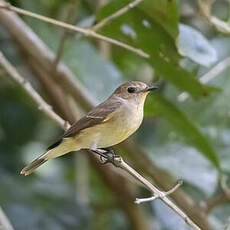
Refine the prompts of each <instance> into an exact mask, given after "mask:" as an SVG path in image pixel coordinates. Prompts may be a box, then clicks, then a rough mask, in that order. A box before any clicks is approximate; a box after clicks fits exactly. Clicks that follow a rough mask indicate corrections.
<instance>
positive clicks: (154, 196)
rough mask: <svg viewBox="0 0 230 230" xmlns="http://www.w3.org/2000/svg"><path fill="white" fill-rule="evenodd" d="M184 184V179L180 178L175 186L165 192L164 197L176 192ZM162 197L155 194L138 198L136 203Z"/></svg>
mask: <svg viewBox="0 0 230 230" xmlns="http://www.w3.org/2000/svg"><path fill="white" fill-rule="evenodd" d="M182 184H183V181H182V180H179V181H178V182H177V183H176V185H175V186H173V187H172V188H171V189H170V190H169V191H167V192H163V197H164V196H168V195H170V194H171V193H173V192H175V191H176V190H177V189H178V188H179V187H180V186H181V185H182ZM160 198H162V197H160V196H159V195H153V196H151V197H148V198H136V200H135V203H136V204H141V203H144V202H149V201H153V200H156V199H160Z"/></svg>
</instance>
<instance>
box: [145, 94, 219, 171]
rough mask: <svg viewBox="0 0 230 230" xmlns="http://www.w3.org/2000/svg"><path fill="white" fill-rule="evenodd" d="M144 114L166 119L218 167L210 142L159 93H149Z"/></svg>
mask: <svg viewBox="0 0 230 230" xmlns="http://www.w3.org/2000/svg"><path fill="white" fill-rule="evenodd" d="M145 115H146V116H159V117H162V118H164V119H166V120H168V121H169V122H170V124H172V125H173V127H174V128H175V129H176V130H177V131H178V132H179V133H181V134H182V135H183V137H184V138H185V140H186V142H187V143H188V144H190V145H192V146H194V147H196V148H197V149H198V150H199V151H200V152H201V153H202V154H203V155H204V156H205V157H206V158H207V159H208V160H209V161H210V162H212V164H213V165H214V166H215V167H216V168H218V169H219V168H220V163H219V159H218V157H217V155H216V153H215V151H214V150H213V148H212V146H211V144H210V143H209V142H208V141H207V139H206V138H205V136H204V135H203V134H202V133H201V132H200V130H199V129H198V127H197V126H196V125H195V124H194V122H193V121H192V120H191V119H190V118H189V117H187V116H186V115H185V114H184V113H183V112H182V111H180V110H179V109H178V108H177V107H175V106H174V105H173V104H172V103H171V102H169V101H168V100H166V99H164V98H163V97H161V96H159V95H156V94H154V95H151V96H149V97H148V99H147V101H146V105H145Z"/></svg>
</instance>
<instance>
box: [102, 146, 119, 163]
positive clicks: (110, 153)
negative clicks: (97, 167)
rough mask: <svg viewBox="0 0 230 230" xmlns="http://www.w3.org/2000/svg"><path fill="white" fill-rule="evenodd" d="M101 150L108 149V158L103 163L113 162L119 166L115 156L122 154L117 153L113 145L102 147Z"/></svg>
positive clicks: (106, 153)
mask: <svg viewBox="0 0 230 230" xmlns="http://www.w3.org/2000/svg"><path fill="white" fill-rule="evenodd" d="M101 150H104V151H106V152H105V153H104V154H105V155H106V156H107V158H106V160H105V161H103V163H102V164H103V165H105V164H108V163H111V164H113V165H115V166H117V165H116V164H115V161H114V160H115V158H117V157H120V156H119V155H117V154H116V153H115V152H114V150H113V148H111V147H108V148H101Z"/></svg>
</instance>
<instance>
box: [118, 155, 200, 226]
mask: <svg viewBox="0 0 230 230" xmlns="http://www.w3.org/2000/svg"><path fill="white" fill-rule="evenodd" d="M114 163H115V166H118V167H120V168H122V169H123V170H125V171H126V172H128V173H129V174H130V175H132V176H133V177H134V178H135V179H137V180H138V181H140V182H141V183H142V184H143V185H145V187H146V188H147V189H149V190H150V191H151V192H152V193H153V194H154V196H155V197H156V198H159V199H160V200H162V201H163V202H164V203H165V204H167V205H168V206H169V207H170V208H171V209H172V210H174V211H175V212H176V213H177V214H178V215H180V216H181V217H182V218H183V219H184V221H185V222H186V223H187V224H188V225H189V226H191V227H192V228H193V229H196V230H201V229H200V228H199V227H198V226H197V225H196V224H195V223H194V222H193V221H192V220H191V219H190V218H189V217H188V216H187V215H186V214H185V213H184V212H183V211H182V210H181V209H180V208H179V207H178V206H176V204H174V203H173V202H172V201H171V200H170V199H169V198H168V197H167V195H166V193H164V192H162V191H160V190H159V189H158V188H156V187H155V186H154V185H153V184H151V183H150V182H149V181H148V180H146V179H145V178H144V177H143V176H141V175H140V174H139V173H138V172H136V171H135V170H134V169H133V168H132V167H130V166H129V165H128V164H127V163H126V162H125V161H124V160H123V159H122V157H115V158H114ZM178 187H179V184H178V186H176V188H178ZM173 191H175V189H174V190H173Z"/></svg>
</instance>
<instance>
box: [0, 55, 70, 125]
mask: <svg viewBox="0 0 230 230" xmlns="http://www.w3.org/2000/svg"><path fill="white" fill-rule="evenodd" d="M0 65H1V66H2V67H3V68H4V69H5V70H6V72H7V73H8V74H9V76H11V77H12V78H13V79H14V80H15V81H16V82H17V83H18V84H19V85H21V86H22V88H23V89H24V90H25V91H26V92H27V94H28V95H29V96H30V97H31V98H32V99H33V100H34V101H35V102H36V104H37V105H38V108H39V109H40V110H42V111H43V112H44V113H45V114H46V115H47V116H48V117H50V118H51V119H52V120H54V121H56V123H57V124H58V125H59V126H61V127H65V129H67V128H69V127H70V125H69V124H68V123H67V122H66V121H64V120H63V119H62V118H61V117H60V116H58V115H57V114H56V113H55V112H54V111H53V109H52V107H51V106H50V105H49V104H48V103H46V102H45V101H44V100H43V98H42V97H41V96H40V95H39V94H38V93H37V92H36V91H35V90H34V88H33V87H32V86H31V84H30V83H29V82H28V81H26V80H25V79H24V78H23V77H22V76H21V75H20V74H19V73H18V71H17V70H16V69H15V68H14V67H13V66H12V65H11V64H10V63H9V62H8V60H7V59H6V58H5V57H4V55H3V53H2V52H1V51H0Z"/></svg>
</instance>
